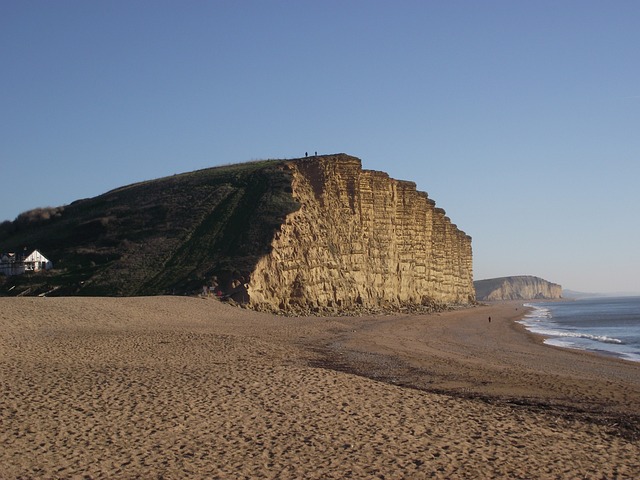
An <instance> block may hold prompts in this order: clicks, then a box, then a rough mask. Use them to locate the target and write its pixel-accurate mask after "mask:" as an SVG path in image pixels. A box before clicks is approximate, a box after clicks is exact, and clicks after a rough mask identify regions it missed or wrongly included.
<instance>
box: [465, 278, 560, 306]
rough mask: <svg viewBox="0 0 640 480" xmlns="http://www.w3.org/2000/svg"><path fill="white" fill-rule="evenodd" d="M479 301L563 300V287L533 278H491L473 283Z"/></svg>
mask: <svg viewBox="0 0 640 480" xmlns="http://www.w3.org/2000/svg"><path fill="white" fill-rule="evenodd" d="M473 284H474V286H475V289H476V298H477V299H478V300H487V301H491V300H533V299H557V298H562V286H561V285H558V284H556V283H551V282H548V281H546V280H543V279H542V278H538V277H533V276H527V275H523V276H515V277H500V278H490V279H487V280H477V281H475V282H473Z"/></svg>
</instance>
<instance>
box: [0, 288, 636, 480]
mask: <svg viewBox="0 0 640 480" xmlns="http://www.w3.org/2000/svg"><path fill="white" fill-rule="evenodd" d="M516 308H518V310H516ZM522 311H523V309H522V307H521V306H519V305H517V304H502V305H494V306H483V307H477V308H472V309H468V310H461V311H456V312H448V313H444V314H440V315H422V316H420V315H397V316H381V317H369V318H279V317H273V316H269V315H263V314H259V313H255V312H250V311H246V310H242V309H238V308H234V307H230V306H227V305H223V304H220V303H219V302H217V301H216V300H214V299H196V298H178V297H154V298H127V299H122V298H120V299H114V298H3V299H0V385H1V387H0V388H1V390H0V478H3V479H11V478H145V479H146V478H225V479H226V478H231V479H235V478H251V479H253V478H284V479H286V478H292V479H293V478H296V479H297V478H387V479H397V478H545V479H546V478H559V479H560V478H561V479H565V478H638V477H640V441H639V440H638V438H637V433H638V424H639V422H638V418H639V415H640V364H638V363H631V362H625V361H620V360H616V359H611V358H604V357H599V356H595V355H590V354H586V353H583V352H573V351H566V350H561V349H558V348H554V347H549V346H546V345H542V344H541V342H540V341H539V339H537V338H535V337H533V336H531V335H529V334H528V333H527V332H525V331H524V330H522V329H521V328H520V327H519V326H518V325H516V324H514V322H513V319H514V318H516V317H517V316H518V315H520V314H521V313H522ZM489 316H491V317H492V321H491V323H489V322H488V317H489ZM356 373H357V374H359V375H356ZM366 377H368V378H366Z"/></svg>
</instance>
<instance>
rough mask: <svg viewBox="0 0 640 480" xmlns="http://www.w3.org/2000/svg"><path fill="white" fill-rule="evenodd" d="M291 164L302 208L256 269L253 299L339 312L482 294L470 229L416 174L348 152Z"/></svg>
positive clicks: (270, 305)
mask: <svg viewBox="0 0 640 480" xmlns="http://www.w3.org/2000/svg"><path fill="white" fill-rule="evenodd" d="M287 166H288V168H290V169H291V171H292V174H293V180H292V189H293V197H294V199H295V200H296V201H297V202H298V203H299V204H300V208H299V209H298V210H297V211H296V212H294V213H291V214H289V215H288V216H287V217H286V219H285V221H284V223H283V225H282V226H281V227H280V230H279V231H278V232H277V233H276V234H275V237H274V239H273V241H272V245H271V246H272V249H271V252H270V253H269V254H268V255H266V256H264V257H262V258H261V259H260V260H259V261H258V263H257V264H256V266H255V268H254V269H253V272H252V273H251V275H250V282H249V284H248V295H249V299H250V300H249V303H250V305H251V306H252V307H254V308H258V309H262V310H269V311H292V312H300V311H303V312H304V311H309V312H327V311H329V312H331V311H349V310H359V309H377V308H398V307H402V306H411V305H414V306H415V305H433V304H438V303H440V304H442V303H469V302H472V301H474V299H475V291H474V287H473V273H472V249H471V237H469V236H468V235H466V234H465V233H464V232H462V231H461V230H459V229H458V228H457V227H456V225H454V224H453V223H451V221H450V219H449V218H448V217H447V216H446V215H445V211H444V210H442V209H440V208H436V206H435V202H434V201H433V200H431V199H429V198H428V197H427V194H426V193H424V192H419V191H417V190H416V185H415V183H412V182H406V181H399V180H394V179H392V178H390V177H389V176H388V175H387V174H386V173H383V172H377V171H368V170H362V166H361V162H360V160H359V159H357V158H355V157H350V156H348V155H343V154H341V155H331V156H322V157H312V158H309V159H301V160H296V161H291V162H288V163H287Z"/></svg>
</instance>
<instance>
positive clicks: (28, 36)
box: [0, 0, 640, 292]
mask: <svg viewBox="0 0 640 480" xmlns="http://www.w3.org/2000/svg"><path fill="white" fill-rule="evenodd" d="M638 22H640V2H637V1H614V2H602V1H589V0H583V1H562V2H557V1H553V2H551V1H538V0H537V1H535V2H534V1H483V2H477V1H455V0H453V1H377V0H371V1H364V0H360V1H356V0H354V1H332V0H323V1H314V2H312V1H304V0H296V1H293V0H290V1H265V0H262V1H242V0H236V1H188V2H182V1H180V2H179V1H171V2H169V1H162V0H160V1H158V0H153V1H151V0H149V1H117V0H111V1H91V2H87V1H84V0H82V1H66V0H57V1H55V2H51V1H29V0H26V1H19V2H17V1H13V0H11V1H8V0H0V112H1V114H0V165H2V178H3V185H2V188H1V189H0V220H4V219H13V218H15V217H16V216H17V215H18V214H19V213H20V212H23V211H25V210H29V209H31V208H35V207H43V206H58V205H63V204H68V203H70V202H72V201H74V200H77V199H79V198H85V197H92V196H95V195H98V194H100V193H103V192H105V191H107V190H109V189H112V188H115V187H118V186H122V185H125V184H129V183H133V182H136V181H140V180H147V179H151V178H157V177H162V176H166V175H172V174H174V173H179V172H185V171H191V170H195V169H199V168H204V167H208V166H214V165H220V164H226V163H235V162H243V161H247V160H253V159H262V158H293V157H298V156H302V155H303V154H304V152H305V151H309V152H311V151H318V153H337V152H344V153H348V154H350V155H354V156H357V157H359V158H361V159H362V162H363V166H364V167H365V168H369V169H376V170H383V171H386V172H388V173H389V174H390V175H391V176H392V177H394V178H399V179H406V180H413V181H415V182H416V183H417V184H418V188H419V189H420V190H424V191H426V192H428V193H429V196H430V197H431V198H433V199H434V200H435V201H436V203H437V204H438V206H440V207H442V208H444V209H445V210H446V211H447V213H448V215H449V216H450V217H451V219H452V221H453V222H454V223H456V224H457V225H458V226H459V227H460V228H461V229H462V230H464V231H465V232H467V233H468V234H469V235H471V236H472V237H473V250H474V276H475V278H476V279H482V278H490V277H496V276H504V275H519V274H531V275H538V276H541V277H543V278H545V279H547V280H550V281H554V282H558V283H561V284H562V285H563V286H564V287H566V288H571V289H575V290H582V291H600V292H615V291H635V292H640V275H639V274H638V272H639V271H640V253H639V250H640V249H639V248H638V247H639V244H640V242H639V240H640V221H639V215H638V213H639V212H638V210H639V205H640V188H638V184H639V183H640V182H639V180H640V161H639V160H640V159H639V158H638V157H639V153H640V134H639V128H638V127H639V126H640V62H639V60H640V56H639V55H638V45H640V29H639V28H638V27H637V26H638ZM0 250H1V246H0Z"/></svg>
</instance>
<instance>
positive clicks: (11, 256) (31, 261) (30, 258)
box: [0, 250, 53, 276]
mask: <svg viewBox="0 0 640 480" xmlns="http://www.w3.org/2000/svg"><path fill="white" fill-rule="evenodd" d="M51 268H53V262H52V261H51V260H49V259H48V258H47V257H45V256H44V255H43V254H42V253H40V252H39V251H38V250H34V251H33V252H31V253H30V254H29V255H21V254H16V253H4V254H2V256H1V257H0V274H4V275H6V276H10V275H22V274H23V273H25V272H38V271H40V270H49V269H51Z"/></svg>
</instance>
